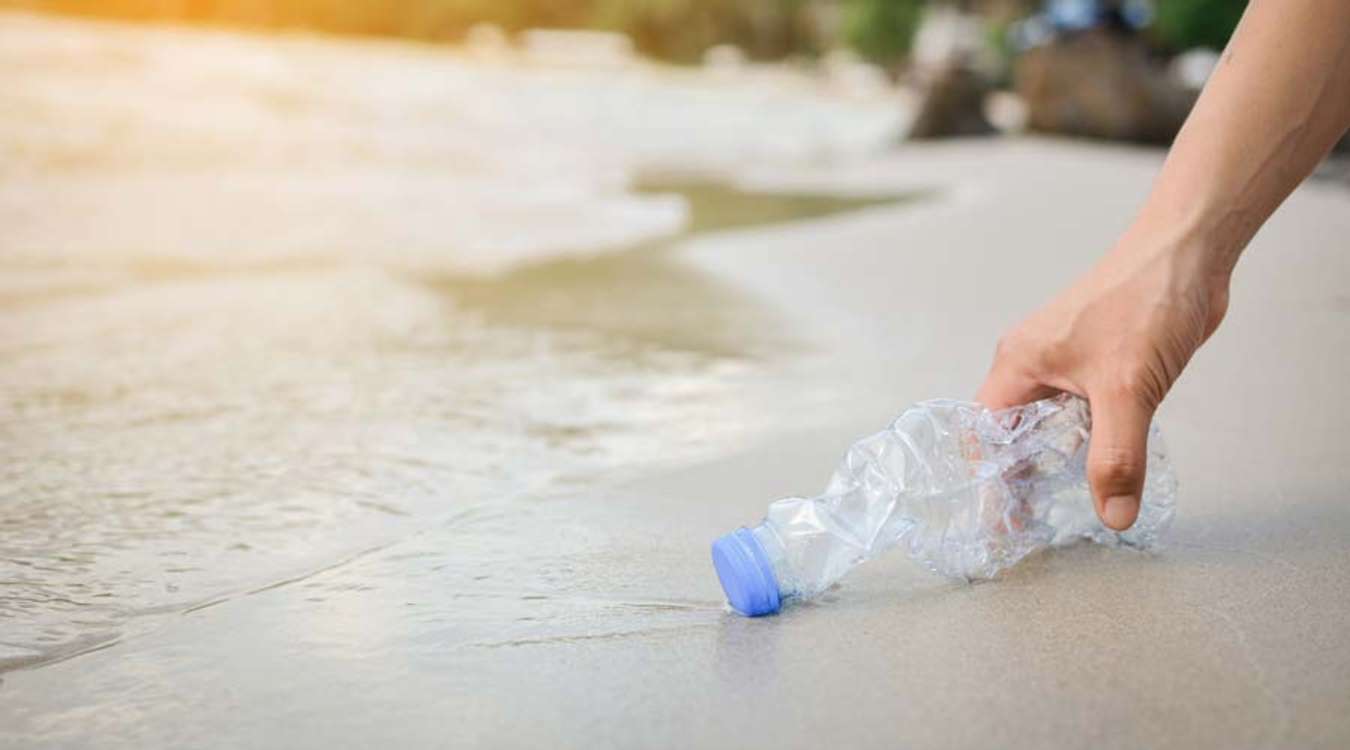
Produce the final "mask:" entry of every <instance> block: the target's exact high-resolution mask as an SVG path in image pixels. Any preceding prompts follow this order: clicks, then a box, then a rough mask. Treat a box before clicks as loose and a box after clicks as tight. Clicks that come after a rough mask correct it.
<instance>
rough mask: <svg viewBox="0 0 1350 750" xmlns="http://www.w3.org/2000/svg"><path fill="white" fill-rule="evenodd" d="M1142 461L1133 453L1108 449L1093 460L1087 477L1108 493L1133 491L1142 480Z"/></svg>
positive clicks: (1095, 485)
mask: <svg viewBox="0 0 1350 750" xmlns="http://www.w3.org/2000/svg"><path fill="white" fill-rule="evenodd" d="M1144 468H1145V467H1144V461H1143V459H1142V458H1141V457H1139V456H1137V455H1134V454H1133V453H1127V452H1124V451H1119V450H1108V451H1106V452H1105V455H1103V456H1101V457H1100V458H1098V459H1097V460H1095V461H1093V463H1092V466H1091V467H1089V469H1088V479H1089V480H1090V481H1091V482H1092V485H1093V486H1094V487H1097V488H1099V489H1101V490H1104V491H1106V492H1109V493H1124V492H1129V493H1133V492H1136V491H1138V489H1139V487H1140V485H1142V484H1143V481H1144Z"/></svg>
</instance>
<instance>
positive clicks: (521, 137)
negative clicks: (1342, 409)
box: [0, 15, 895, 670]
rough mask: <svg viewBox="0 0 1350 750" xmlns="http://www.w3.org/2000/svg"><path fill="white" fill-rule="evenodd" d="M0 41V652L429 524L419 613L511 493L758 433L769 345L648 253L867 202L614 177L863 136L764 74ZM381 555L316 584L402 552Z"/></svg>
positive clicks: (538, 543) (202, 599)
mask: <svg viewBox="0 0 1350 750" xmlns="http://www.w3.org/2000/svg"><path fill="white" fill-rule="evenodd" d="M0 62H2V63H3V65H0V113H3V116H0V145H3V147H4V148H5V149H6V151H7V153H8V155H7V157H6V158H5V159H4V160H3V165H0V224H3V225H4V226H5V227H6V229H5V231H4V232H3V233H0V453H2V454H3V455H4V457H5V461H4V464H3V468H2V469H0V472H2V473H0V623H3V627H0V670H3V669H6V668H14V667H22V666H31V665H35V664H40V663H44V662H48V661H51V660H53V659H59V658H62V657H66V656H69V655H72V654H75V653H80V652H83V651H86V650H88V649H91V648H96V647H99V646H101V645H104V644H108V643H111V642H115V641H117V640H119V639H122V638H125V637H127V636H128V635H132V634H135V633H138V632H141V631H145V630H149V629H153V628H154V627H155V625H156V622H157V619H156V615H161V614H168V613H178V612H184V611H190V610H192V609H194V608H199V607H203V606H209V605H210V604H211V603H213V602H217V601H221V600H223V599H227V598H230V597H233V596H237V595H239V594H241V593H246V592H250V591H257V590H260V589H265V588H267V587H270V586H275V585H278V584H281V583H285V582H288V581H294V580H299V579H304V578H305V577H306V576H309V575H311V574H313V573H314V572H316V571H319V570H326V569H330V568H332V567H333V566H335V565H341V564H343V563H344V562H347V561H352V560H354V559H357V558H359V557H360V556H362V555H363V554H366V553H368V552H370V551H372V550H376V549H382V548H385V547H386V546H388V545H390V544H392V543H394V542H397V541H400V540H402V541H403V543H405V544H406V543H407V540H408V539H409V538H410V537H414V536H417V535H419V534H428V533H430V532H429V530H437V529H441V530H443V529H446V528H453V529H454V534H453V535H452V536H451V537H448V538H447V537H443V536H442V537H437V542H436V544H437V545H451V546H454V547H455V548H456V549H457V550H458V551H459V552H461V553H462V554H460V555H459V556H458V557H456V559H457V560H458V561H459V562H458V563H457V564H459V565H461V566H463V570H462V571H461V572H462V573H464V575H465V576H468V577H467V578H462V580H461V579H459V578H456V577H455V576H452V575H449V574H445V573H438V574H437V578H436V580H437V583H436V589H437V591H438V592H447V591H448V592H451V593H450V594H449V599H445V600H443V603H445V604H447V605H449V604H451V603H452V602H457V601H459V600H460V599H461V598H465V597H467V598H470V599H472V598H473V597H475V596H479V595H480V594H481V592H480V593H479V594H475V593H474V591H475V590H476V589H475V587H478V588H482V587H481V586H479V585H478V584H475V583H474V581H476V580H478V579H476V578H474V577H473V575H470V574H471V573H472V571H474V570H477V569H478V568H479V567H482V566H492V565H512V566H515V568H516V569H519V570H526V569H531V568H530V567H529V566H530V565H531V563H530V560H534V559H536V558H537V557H538V556H540V555H545V554H546V553H547V549H548V547H547V544H546V541H547V538H548V537H549V536H550V535H552V534H556V533H558V529H557V526H558V524H559V523H565V520H564V519H562V518H553V519H552V520H550V521H549V522H547V523H540V524H539V525H536V526H533V527H530V528H529V529H528V530H525V531H522V530H521V529H520V528H519V525H520V524H521V523H527V522H526V521H523V520H522V514H524V513H525V512H526V511H525V510H524V506H523V505H522V504H529V503H538V502H539V501H541V500H542V499H543V498H547V497H552V496H558V495H562V494H566V493H567V492H572V491H575V490H576V489H577V488H582V487H587V486H590V485H591V484H593V483H595V482H596V481H597V479H598V478H601V477H604V478H606V479H616V478H620V477H623V476H628V475H636V474H640V473H642V472H647V471H653V470H656V469H659V468H660V467H662V466H669V465H674V464H677V463H679V462H681V461H687V460H690V459H692V458H694V457H696V456H699V455H710V454H712V453H713V452H715V451H716V450H718V448H719V446H725V445H727V444H731V443H734V442H736V441H739V440H744V439H746V438H747V437H748V436H749V435H751V434H753V433H754V432H755V431H756V430H758V429H760V428H761V427H762V425H760V424H759V418H758V417H756V416H755V414H756V410H755V406H754V404H753V402H752V401H748V400H747V399H746V398H745V396H744V394H743V392H742V390H741V385H742V384H744V383H746V382H749V381H750V380H752V379H755V378H759V377H762V376H763V372H764V369H765V359H764V358H765V357H766V356H769V353H770V352H771V351H773V350H774V349H775V348H776V347H777V346H779V345H783V344H784V343H785V337H784V340H783V341H777V340H775V339H774V338H773V335H770V334H767V332H768V331H770V330H772V322H771V321H770V320H768V319H767V317H766V316H765V314H764V313H763V312H762V311H760V310H758V309H756V308H755V306H754V305H753V304H752V303H750V302H748V301H746V300H745V299H743V296H742V295H740V294H738V293H737V292H736V291H735V290H732V289H729V288H725V287H724V286H722V285H720V284H719V283H717V282H714V281H712V280H710V279H709V278H708V277H706V276H705V275H703V274H701V273H699V272H697V271H695V270H693V269H691V268H689V267H686V266H684V265H682V264H681V263H680V262H679V261H678V260H677V259H674V258H672V257H671V254H670V249H671V248H672V247H674V246H676V245H677V244H678V243H679V242H681V241H683V240H685V239H688V238H690V237H691V236H693V235H696V234H698V233H702V232H707V231H715V230H728V229H735V228H738V227H746V226H755V225H763V224H766V223H772V222H778V221H784V220H791V219H801V218H810V217H816V216H823V215H828V214H831V213H836V212H839V211H845V210H850V209H854V208H859V207H863V206H867V205H872V204H875V203H877V202H887V201H891V200H894V199H895V197H884V198H881V199H876V198H865V197H858V198H847V197H846V198H838V197H830V196H823V195H803V194H792V193H784V192H761V193H754V192H747V191H743V190H737V189H735V188H733V187H729V186H727V185H719V184H717V183H715V182H708V181H707V180H706V179H704V180H699V179H694V178H681V179H679V180H672V179H671V178H669V177H667V178H664V179H662V178H651V179H640V177H641V175H643V174H659V173H663V172H668V171H669V169H671V168H672V167H674V166H677V167H679V168H680V170H681V173H682V174H695V175H700V174H701V175H708V174H713V175H716V174H726V173H728V172H729V171H730V170H729V168H730V167H731V166H733V165H736V164H738V163H742V162H743V161H744V160H745V159H746V158H747V156H751V157H756V158H760V159H766V158H771V157H775V154H776V155H777V157H776V158H783V155H784V154H787V156H788V157H793V155H794V154H796V155H797V156H801V155H803V154H805V155H808V156H810V155H813V154H814V155H819V154H830V153H836V152H840V151H849V150H853V151H859V150H862V151H865V150H866V149H867V148H868V145H867V144H869V143H880V142H881V140H879V138H880V137H881V136H884V135H885V133H886V132H887V131H886V128H887V127H889V125H888V123H891V122H893V121H894V119H895V114H894V113H893V112H882V111H881V110H880V109H879V108H875V107H874V108H872V109H871V110H868V109H866V108H862V109H859V108H856V107H855V108H853V109H850V108H849V107H847V106H844V105H831V106H828V107H827V106H821V105H820V104H819V102H816V103H815V104H814V106H812V105H811V103H812V102H815V101H816V100H815V99H813V95H810V94H802V93H801V92H796V91H793V90H791V89H790V88H789V89H783V88H782V87H776V88H775V87H773V86H767V87H766V86H763V85H759V84H754V85H746V84H742V85H739V86H728V85H726V84H717V85H711V86H710V85H708V83H707V82H706V81H702V80H700V79H696V78H691V77H687V76H682V75H680V74H677V73H674V72H671V71H664V70H660V69H652V68H648V67H641V66H638V67H634V68H632V69H623V70H602V71H589V70H549V69H541V68H538V67H533V66H530V65H527V64H517V65H483V64H479V63H477V62H475V61H473V60H469V59H465V58H463V57H462V56H456V55H454V54H447V53H446V52H445V51H444V50H439V49H434V48H429V47H416V46H400V45H383V44H359V43H335V42H332V41H327V40H322V39H312V38H303V37H297V38H285V39H269V38H265V37H250V36H243V35H235V34H228V33H217V32H205V31H183V30H175V29H171V28H164V29H160V28H154V27H142V28H138V27H132V26H120V25H101V24H89V23H82V22H73V21H64V20H54V19H43V18H39V17H33V16H23V15H0ZM766 110H768V111H770V112H772V111H780V112H781V114H782V116H781V117H780V118H779V121H778V127H777V129H776V131H777V132H776V134H775V135H774V136H773V137H771V138H767V139H766V138H764V137H763V134H761V133H759V132H757V131H758V130H759V129H758V128H757V127H754V123H753V121H752V120H750V119H748V118H747V115H748V114H749V113H751V112H755V111H760V112H763V111H766ZM710 117H713V118H720V119H721V120H722V122H721V125H720V127H716V128H709V127H698V126H697V125H698V124H699V123H700V122H706V121H707V120H708V118H710ZM859 133H861V134H862V135H861V136H860V135H859ZM602 134H603V137H601V135H602ZM775 144H776V145H775ZM765 148H769V149H770V150H769V151H765V150H764V149H765ZM774 149H776V151H775V150H774ZM813 158H814V157H813ZM564 515H565V514H564ZM508 523H509V524H510V525H512V527H513V528H515V532H514V533H513V534H512V535H511V536H512V537H519V538H520V540H521V541H520V542H519V544H524V545H527V546H528V545H534V546H535V547H536V551H535V555H534V556H531V555H522V554H521V552H520V550H516V549H512V548H511V547H510V546H509V545H503V544H502V543H501V542H500V541H496V542H494V543H493V546H492V548H491V549H489V548H488V546H487V541H486V540H487V539H489V538H494V535H500V534H501V533H502V532H503V527H502V524H508ZM474 529H482V531H479V532H475V531H474ZM436 533H440V532H436ZM475 533H478V534H480V536H474V535H475ZM475 540H477V541H475ZM479 545H481V547H480V546H479ZM411 549H413V550H414V551H413V552H409V553H406V554H408V555H412V557H414V558H415V557H416V556H417V553H416V552H415V550H416V549H417V547H416V545H415V544H414V545H413V546H412V547H411ZM403 554H404V553H400V555H403ZM381 559H382V560H383V562H381V563H379V565H384V566H393V569H382V568H376V569H370V568H369V566H370V565H371V563H366V564H364V565H357V566H355V567H351V568H350V570H347V571H344V572H343V573H342V574H341V575H339V576H336V577H335V578H333V579H325V580H326V581H330V582H328V583H324V584H322V585H323V586H329V585H336V586H339V587H340V588H343V589H344V590H346V589H356V590H362V589H364V588H370V587H374V586H375V581H376V580H377V579H379V580H380V585H388V584H389V583H390V581H389V580H386V579H387V578H388V577H389V576H394V575H396V576H397V577H398V578H400V579H401V580H405V582H406V581H412V580H415V579H416V578H417V576H418V575H419V572H420V574H426V573H428V572H429V571H427V570H420V569H419V568H418V567H417V566H416V564H414V563H403V562H389V561H388V560H386V559H385V558H381ZM397 559H398V560H403V559H404V558H403V557H399V558H397ZM438 564H444V563H438ZM331 581H336V583H334V582H331ZM407 585H411V584H407ZM493 585H495V586H497V587H498V588H500V587H501V584H495V583H494V584H493ZM424 594H425V596H432V598H435V596H434V595H432V594H431V593H430V592H424ZM481 595H483V596H496V594H481ZM321 598H322V597H321V596H320V597H318V598H315V599H314V601H315V602H317V601H319V599H321ZM419 598H423V597H419ZM306 601H309V600H306ZM663 606H664V605H657V608H658V609H660V608H661V607H663ZM672 606H674V607H675V608H676V609H678V607H679V605H678V604H677V605H672ZM531 609H532V611H535V612H536V613H537V611H538V607H532V608H531ZM452 610H453V612H454V616H453V617H451V618H450V621H451V622H452V623H453V626H454V627H465V628H472V623H473V622H474V618H475V615H474V613H473V609H472V608H467V609H466V608H462V607H460V606H458V605H457V604H456V605H455V606H453V607H452ZM500 614H501V613H500V612H499V613H498V615H500ZM497 621H500V617H498V618H497Z"/></svg>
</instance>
